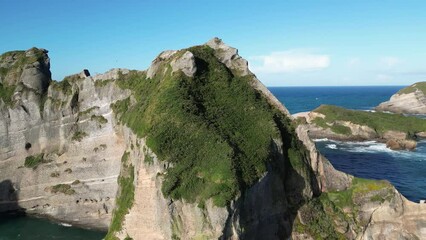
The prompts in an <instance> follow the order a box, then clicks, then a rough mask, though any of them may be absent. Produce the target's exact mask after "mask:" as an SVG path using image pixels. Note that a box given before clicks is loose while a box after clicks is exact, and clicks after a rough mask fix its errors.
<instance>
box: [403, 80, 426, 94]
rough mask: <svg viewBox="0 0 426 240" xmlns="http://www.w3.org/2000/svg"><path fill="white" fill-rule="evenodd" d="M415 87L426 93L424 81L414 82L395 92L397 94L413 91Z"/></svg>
mask: <svg viewBox="0 0 426 240" xmlns="http://www.w3.org/2000/svg"><path fill="white" fill-rule="evenodd" d="M417 89H418V90H420V91H422V92H423V94H426V82H418V83H414V84H413V85H410V86H408V87H406V88H403V89H401V90H399V91H398V92H397V93H398V94H407V93H412V92H415V91H416V90H417Z"/></svg>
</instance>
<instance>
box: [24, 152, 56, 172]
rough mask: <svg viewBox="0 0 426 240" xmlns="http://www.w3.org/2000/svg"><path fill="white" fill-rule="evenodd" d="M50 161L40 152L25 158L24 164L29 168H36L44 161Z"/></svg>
mask: <svg viewBox="0 0 426 240" xmlns="http://www.w3.org/2000/svg"><path fill="white" fill-rule="evenodd" d="M48 162H50V161H48V160H46V159H44V154H43V153H40V154H38V155H35V156H28V157H26V158H25V163H24V166H25V167H27V168H33V169H36V168H37V166H38V165H40V164H42V163H48Z"/></svg>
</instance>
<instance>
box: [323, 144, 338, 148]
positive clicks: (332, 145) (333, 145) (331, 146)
mask: <svg viewBox="0 0 426 240" xmlns="http://www.w3.org/2000/svg"><path fill="white" fill-rule="evenodd" d="M325 147H327V148H330V149H337V145H336V144H327V145H326V146H325Z"/></svg>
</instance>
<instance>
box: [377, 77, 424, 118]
mask: <svg viewBox="0 0 426 240" xmlns="http://www.w3.org/2000/svg"><path fill="white" fill-rule="evenodd" d="M425 93H426V82H418V83H414V84H413V85H411V86H408V87H406V88H404V89H401V90H400V91H398V92H397V93H395V94H394V95H392V96H391V98H390V99H389V101H386V102H383V103H380V105H379V106H377V107H376V110H377V111H389V112H394V113H406V114H426V95H425Z"/></svg>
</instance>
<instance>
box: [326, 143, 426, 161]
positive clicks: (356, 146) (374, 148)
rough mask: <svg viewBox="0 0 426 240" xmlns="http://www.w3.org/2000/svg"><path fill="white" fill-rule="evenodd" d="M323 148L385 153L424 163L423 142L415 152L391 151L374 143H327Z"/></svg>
mask: <svg viewBox="0 0 426 240" xmlns="http://www.w3.org/2000/svg"><path fill="white" fill-rule="evenodd" d="M328 142H330V143H329V144H326V145H325V147H326V148H329V149H339V150H341V151H347V152H352V153H386V154H390V155H393V156H395V157H399V158H403V159H405V160H409V161H426V155H425V149H424V148H425V146H424V143H425V142H424V141H420V142H419V143H418V146H417V150H416V151H407V150H397V151H394V150H391V149H389V148H387V147H386V144H384V143H380V142H376V141H365V142H341V141H328Z"/></svg>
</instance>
